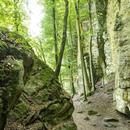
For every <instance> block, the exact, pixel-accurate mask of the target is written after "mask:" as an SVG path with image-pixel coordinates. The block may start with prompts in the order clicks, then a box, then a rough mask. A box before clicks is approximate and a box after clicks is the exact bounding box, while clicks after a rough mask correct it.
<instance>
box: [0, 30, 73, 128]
mask: <svg viewBox="0 0 130 130" xmlns="http://www.w3.org/2000/svg"><path fill="white" fill-rule="evenodd" d="M73 110H74V107H73V103H72V101H71V99H70V96H69V95H68V94H67V93H66V92H65V91H64V90H63V89H62V88H61V86H60V84H59V82H58V80H57V79H56V78H55V76H54V72H53V70H52V69H51V68H49V67H48V66H47V65H46V64H45V63H44V62H42V61H41V60H39V59H38V58H37V57H36V56H35V54H34V52H33V50H32V49H31V46H29V44H28V43H27V41H26V40H24V38H22V37H21V36H19V35H18V34H15V33H12V32H9V31H8V30H6V29H0V130H4V127H5V124H7V125H6V130H16V129H17V130H76V126H75V124H74V122H73V119H72V113H73ZM6 122H8V123H6Z"/></svg>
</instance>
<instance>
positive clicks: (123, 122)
mask: <svg viewBox="0 0 130 130" xmlns="http://www.w3.org/2000/svg"><path fill="white" fill-rule="evenodd" d="M113 88H114V81H112V82H109V83H108V84H106V85H105V86H104V87H103V86H101V85H100V84H99V85H97V86H96V91H95V93H94V94H93V95H92V96H89V97H88V100H87V101H84V100H83V97H82V96H79V95H75V96H74V98H73V102H74V107H75V111H74V113H73V118H74V121H75V123H76V125H77V127H78V130H130V118H128V117H126V116H125V115H123V114H120V113H119V112H117V111H116V110H115V102H114V101H113Z"/></svg>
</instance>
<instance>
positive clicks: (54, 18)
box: [52, 0, 58, 65]
mask: <svg viewBox="0 0 130 130" xmlns="http://www.w3.org/2000/svg"><path fill="white" fill-rule="evenodd" d="M52 10H53V30H54V45H55V62H56V65H57V64H58V44H57V28H56V8H55V0H53V9H52Z"/></svg>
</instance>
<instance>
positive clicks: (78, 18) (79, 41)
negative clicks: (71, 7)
mask: <svg viewBox="0 0 130 130" xmlns="http://www.w3.org/2000/svg"><path fill="white" fill-rule="evenodd" d="M75 10H76V16H77V25H76V27H77V36H78V48H79V49H78V50H79V51H80V52H79V53H80V60H81V69H82V76H83V89H84V98H85V100H87V94H86V92H87V91H89V82H88V75H87V71H86V67H85V62H84V57H83V45H82V44H81V27H80V15H79V0H78V1H77V3H75ZM86 86H87V87H86ZM86 88H87V90H86Z"/></svg>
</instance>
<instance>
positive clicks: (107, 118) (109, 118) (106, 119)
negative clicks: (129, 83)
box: [104, 117, 119, 122]
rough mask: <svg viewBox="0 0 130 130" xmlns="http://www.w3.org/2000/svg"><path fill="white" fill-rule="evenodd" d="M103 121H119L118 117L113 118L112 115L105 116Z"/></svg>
mask: <svg viewBox="0 0 130 130" xmlns="http://www.w3.org/2000/svg"><path fill="white" fill-rule="evenodd" d="M104 121H105V122H119V120H118V119H116V118H113V117H105V118H104Z"/></svg>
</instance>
